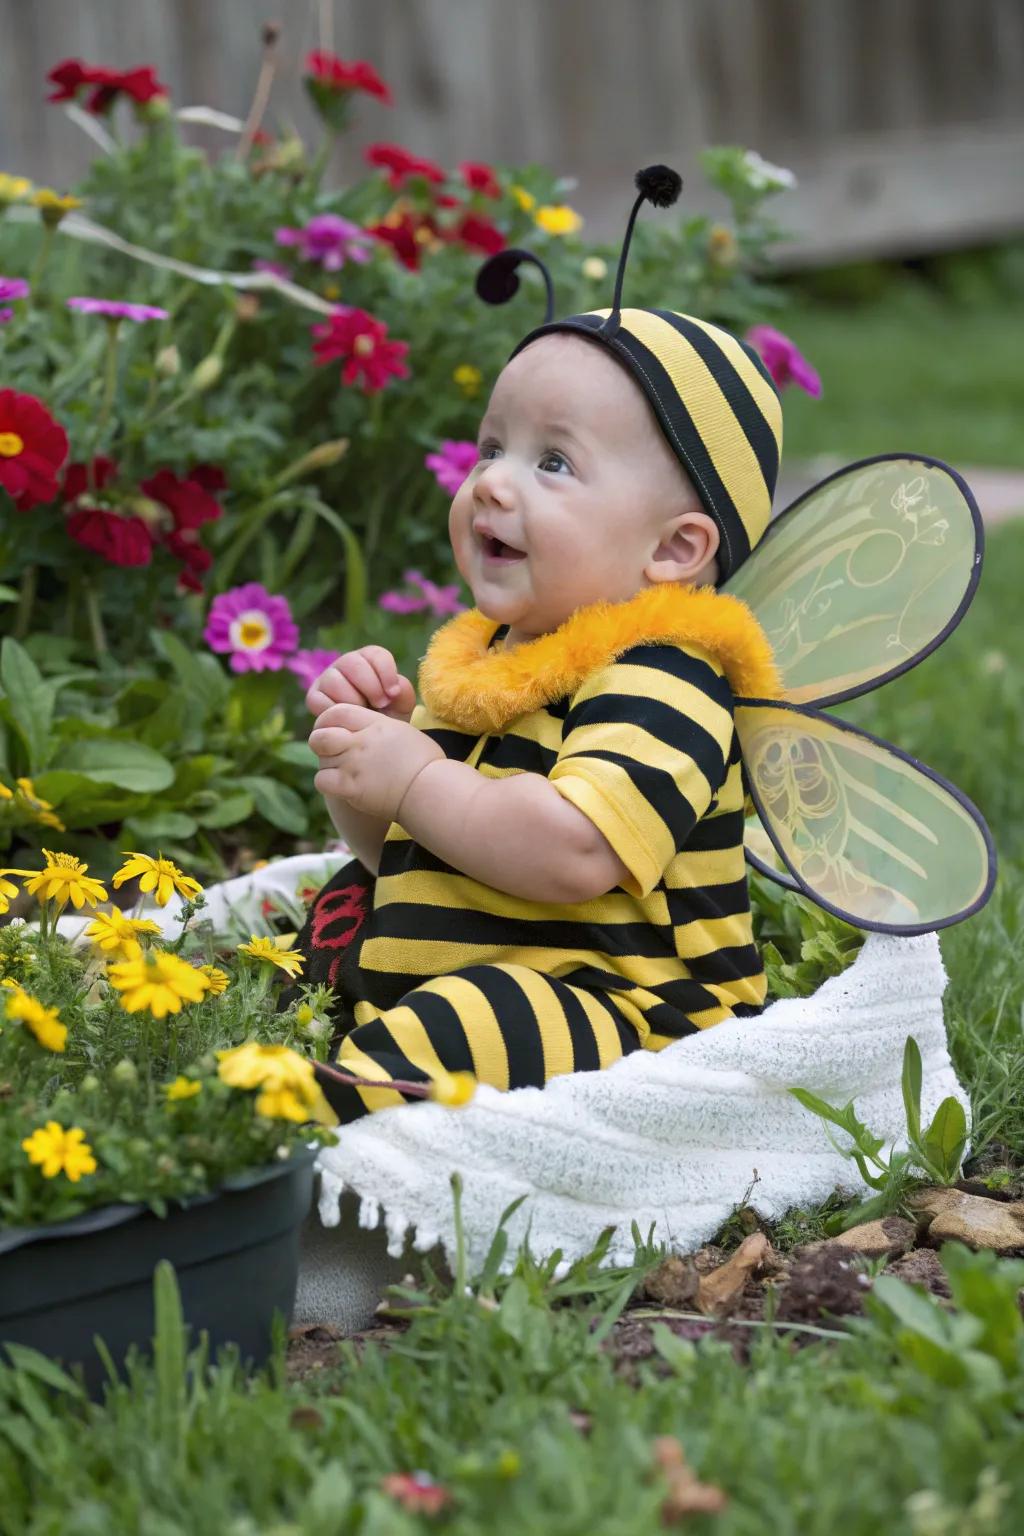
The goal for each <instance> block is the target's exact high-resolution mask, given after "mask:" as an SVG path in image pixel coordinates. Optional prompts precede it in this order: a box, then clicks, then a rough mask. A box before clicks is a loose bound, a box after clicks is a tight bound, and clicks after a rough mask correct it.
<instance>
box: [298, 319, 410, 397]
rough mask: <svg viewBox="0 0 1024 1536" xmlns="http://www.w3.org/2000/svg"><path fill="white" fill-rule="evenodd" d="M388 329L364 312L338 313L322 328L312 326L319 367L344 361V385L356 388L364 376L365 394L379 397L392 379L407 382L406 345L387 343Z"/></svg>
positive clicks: (407, 344) (404, 343) (407, 349)
mask: <svg viewBox="0 0 1024 1536" xmlns="http://www.w3.org/2000/svg"><path fill="white" fill-rule="evenodd" d="M387 334H388V328H387V326H386V325H385V324H384V323H383V321H381V320H375V319H374V317H373V315H370V314H367V312H366V310H365V309H339V310H337V311H335V313H334V314H333V315H331V316H330V318H329V319H328V320H326V321H325V322H324V324H323V325H314V326H313V335H314V336H315V337H316V338H317V339H316V340H315V341H314V343H313V354H314V356H315V358H316V361H317V363H318V364H319V365H321V366H322V365H323V364H324V363H332V362H334V361H335V360H336V359H337V358H339V357H340V358H344V359H345V366H344V368H343V369H342V370H341V381H342V383H343V384H354V383H355V382H356V381H357V379H358V378H359V376H360V374H362V376H363V385H362V387H363V393H364V394H365V395H373V394H376V393H377V391H378V390H381V389H385V388H386V387H387V383H388V380H389V379H391V378H396V379H407V378H408V377H409V370H408V368H407V367H406V365H405V361H404V359H405V356H406V353H407V352H408V351H409V343H408V342H407V341H388V340H386V337H387Z"/></svg>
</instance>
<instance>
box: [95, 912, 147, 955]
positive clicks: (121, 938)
mask: <svg viewBox="0 0 1024 1536" xmlns="http://www.w3.org/2000/svg"><path fill="white" fill-rule="evenodd" d="M159 932H160V925H159V923H152V922H150V921H149V919H148V918H141V917H125V915H124V913H123V912H118V910H117V908H116V907H115V908H114V909H113V910H112V911H110V912H97V913H96V916H95V917H94V918H93V920H92V922H91V923H90V924H89V926H88V927H87V928H86V930H85V936H86V938H87V939H92V942H93V944H95V946H96V948H97V949H99V950H105V951H106V952H107V953H108V954H109V955H120V956H123V957H124V958H125V959H127V958H128V957H129V955H131V954H133V953H134V949H135V946H136V945H137V944H138V935H139V934H159Z"/></svg>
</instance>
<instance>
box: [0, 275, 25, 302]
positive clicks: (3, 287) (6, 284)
mask: <svg viewBox="0 0 1024 1536" xmlns="http://www.w3.org/2000/svg"><path fill="white" fill-rule="evenodd" d="M28 295H29V286H28V283H26V281H25V279H24V278H23V277H0V301H4V302H5V301H6V300H8V299H27V298H28Z"/></svg>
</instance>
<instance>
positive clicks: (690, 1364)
mask: <svg viewBox="0 0 1024 1536" xmlns="http://www.w3.org/2000/svg"><path fill="white" fill-rule="evenodd" d="M651 1343H652V1344H653V1345H654V1347H655V1349H656V1350H657V1352H658V1354H659V1355H660V1356H661V1358H662V1359H663V1360H664V1362H665V1364H666V1365H668V1366H670V1367H671V1369H672V1370H673V1371H675V1373H676V1375H677V1376H689V1375H690V1374H691V1372H692V1371H693V1368H694V1364H695V1362H696V1359H697V1349H696V1345H694V1344H693V1343H692V1341H691V1340H690V1339H681V1338H680V1337H679V1335H678V1334H677V1333H673V1332H672V1330H671V1328H669V1327H668V1326H667V1325H666V1324H665V1323H654V1324H653V1326H652V1328H651Z"/></svg>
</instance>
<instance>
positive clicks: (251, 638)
mask: <svg viewBox="0 0 1024 1536" xmlns="http://www.w3.org/2000/svg"><path fill="white" fill-rule="evenodd" d="M230 635H231V644H232V645H233V646H235V647H236V648H238V649H239V650H243V651H265V650H266V648H267V646H268V645H269V644H270V640H271V632H270V625H269V624H268V623H267V621H266V619H265V618H264V616H263V614H262V613H260V611H259V609H258V608H250V609H248V610H247V612H245V613H240V614H239V616H238V618H237V619H236V620H235V622H234V623H233V624H232V626H231V629H230Z"/></svg>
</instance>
